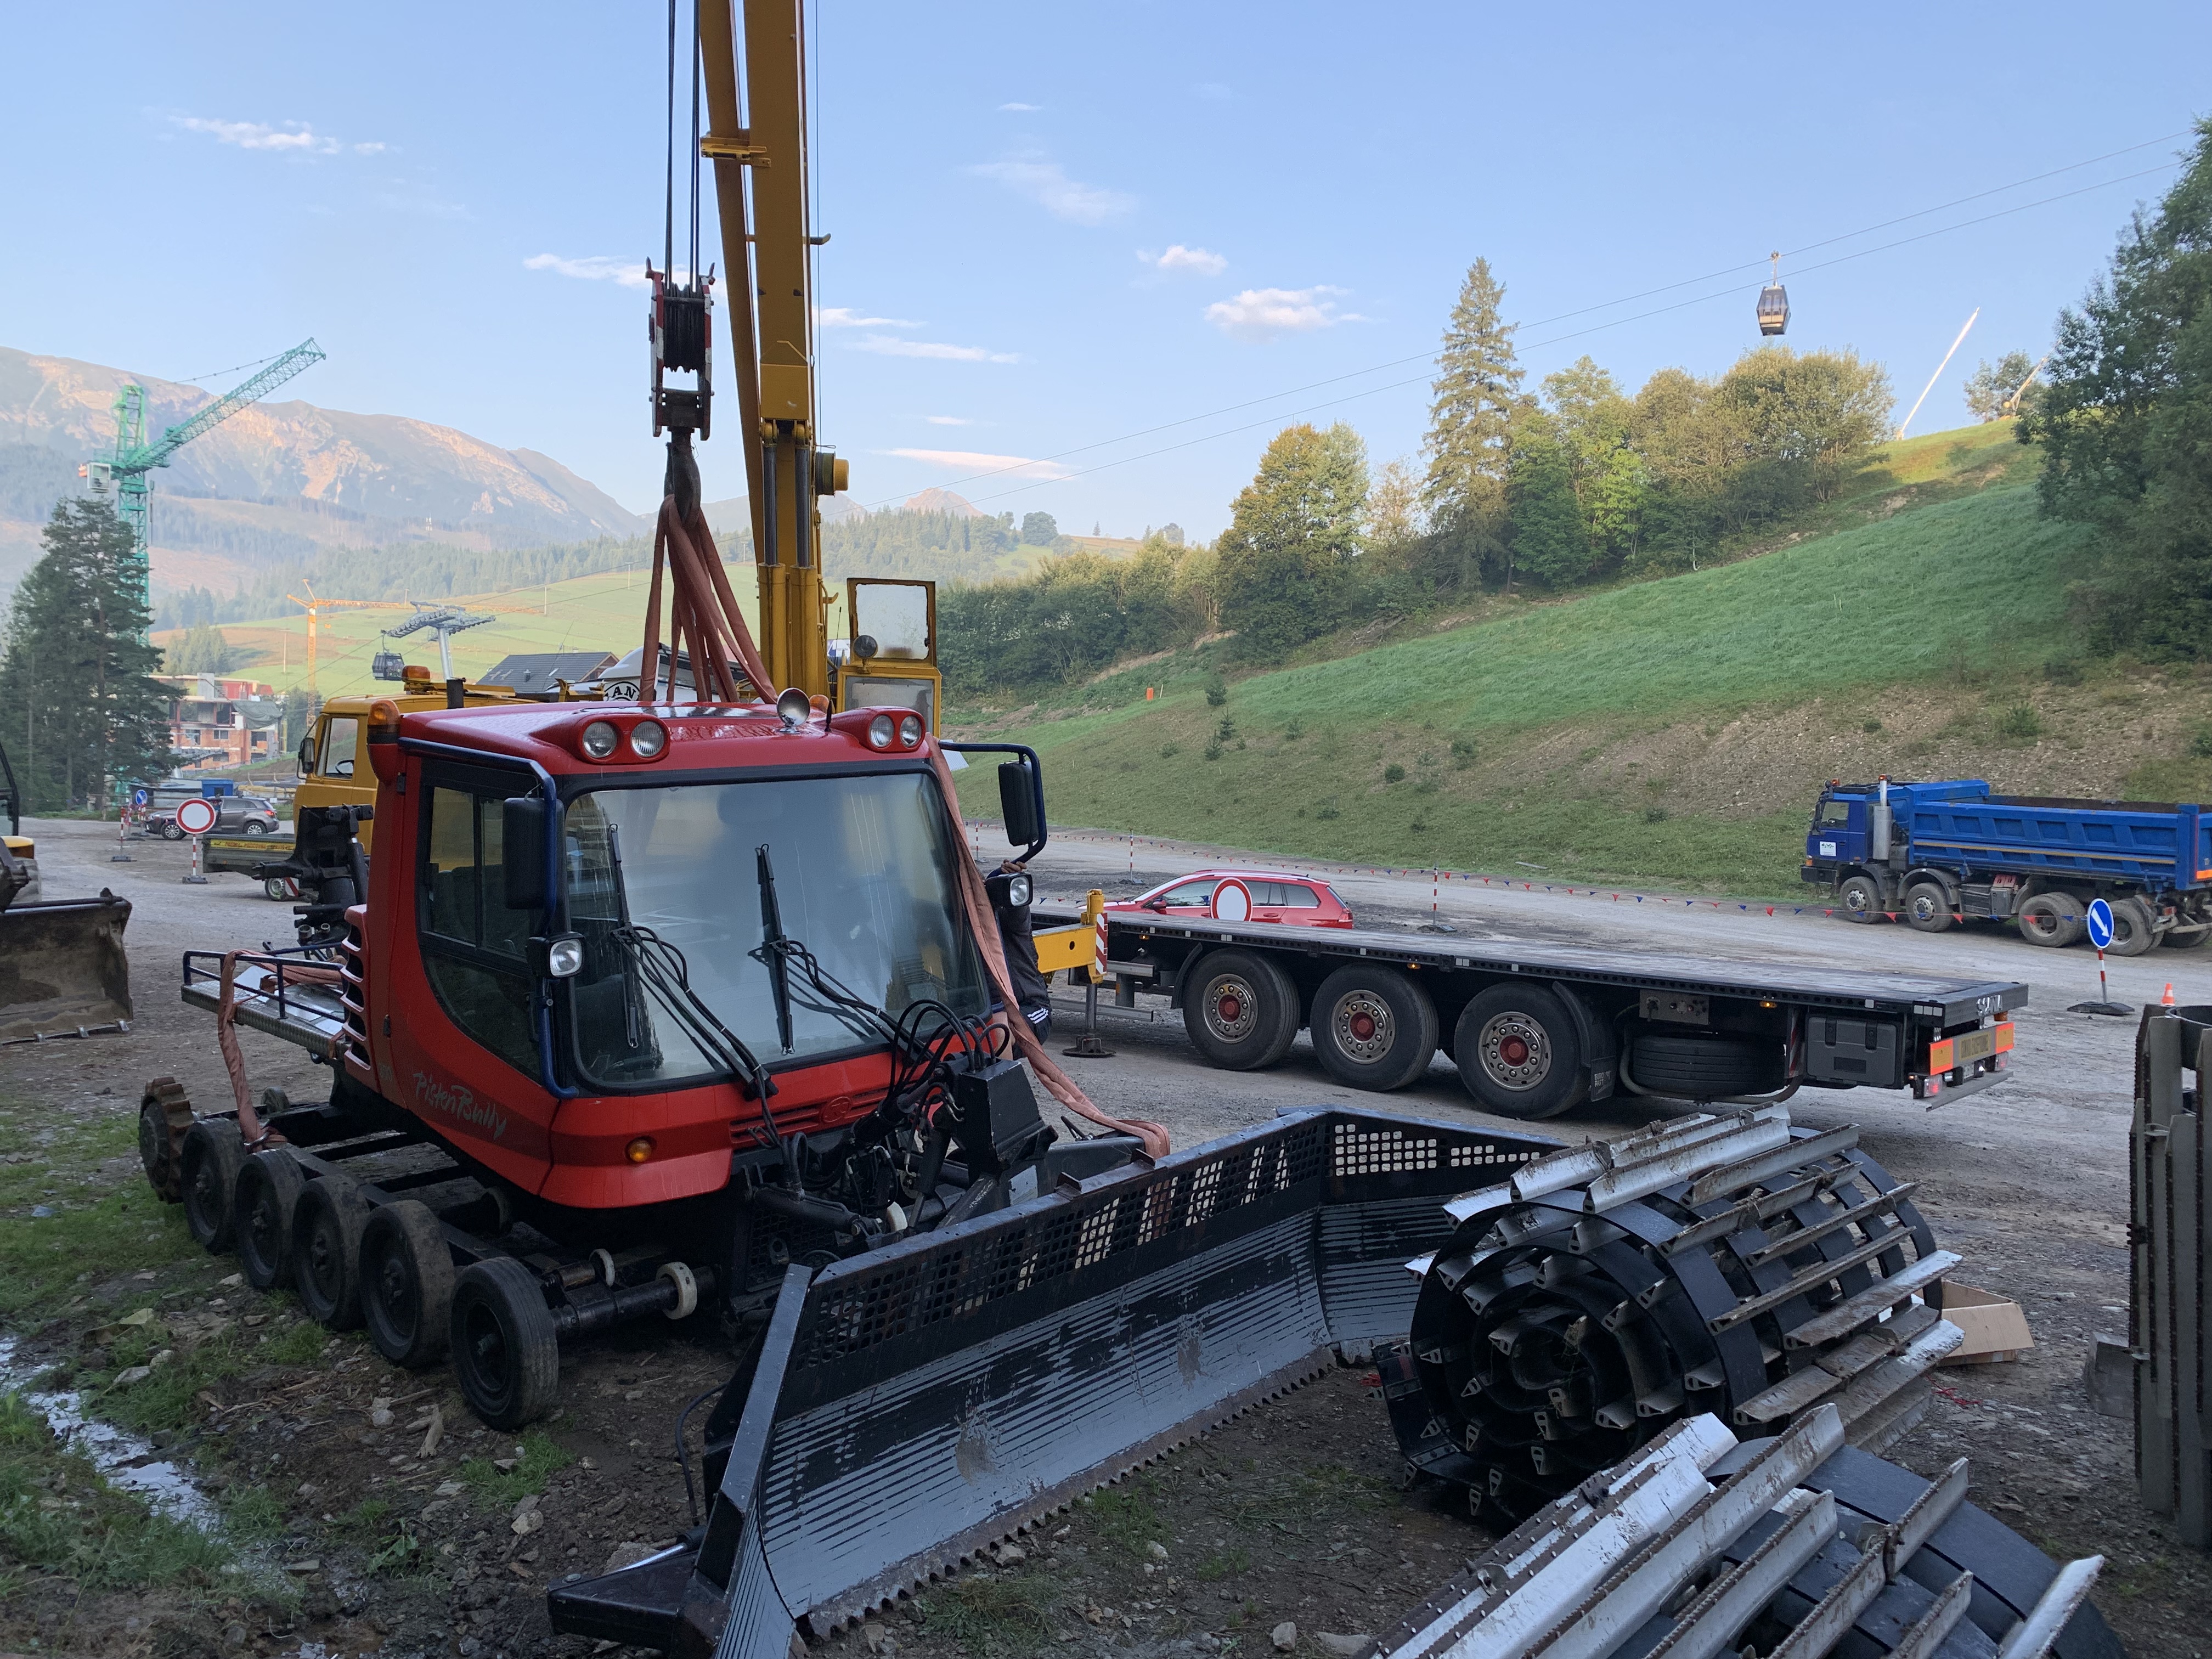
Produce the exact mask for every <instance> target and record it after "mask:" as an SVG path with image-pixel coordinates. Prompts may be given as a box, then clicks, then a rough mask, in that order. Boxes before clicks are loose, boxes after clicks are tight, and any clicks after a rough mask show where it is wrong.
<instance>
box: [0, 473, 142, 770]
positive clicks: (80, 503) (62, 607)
mask: <svg viewBox="0 0 2212 1659" xmlns="http://www.w3.org/2000/svg"><path fill="white" fill-rule="evenodd" d="M40 539H41V541H42V542H43V543H44V544H45V546H46V554H45V556H43V557H42V558H40V561H39V562H37V563H36V564H34V565H33V566H32V567H31V568H30V571H29V572H28V574H26V575H25V576H24V578H23V580H22V583H21V586H18V587H17V588H16V590H15V600H14V604H13V605H12V607H11V609H10V611H9V618H8V631H7V636H6V641H5V647H4V653H0V711H4V713H0V720H4V721H5V729H4V730H0V742H4V743H5V744H7V745H8V747H9V753H10V755H11V757H13V758H14V761H15V775H16V777H17V779H18V780H19V781H21V785H22V787H23V793H24V794H25V796H26V797H27V804H28V805H32V806H33V808H39V809H45V810H48V811H52V810H53V809H55V808H58V807H66V806H75V805H90V806H94V807H100V806H104V805H106V804H107V800H108V795H109V790H110V787H111V785H112V784H115V783H119V782H125V781H133V780H143V779H151V778H154V777H156V776H158V775H161V773H163V772H166V771H167V769H168V766H169V747H168V700H169V694H168V690H167V687H165V686H163V685H161V684H160V683H158V682H157V681H155V680H154V679H153V678H150V677H151V676H152V675H153V674H155V673H156V672H158V671H159V670H160V668H161V653H160V652H159V651H157V650H155V647H153V646H151V645H149V644H148V643H147V641H146V639H145V635H144V630H145V628H146V625H147V623H148V622H149V620H150V618H149V615H148V612H147V609H146V605H145V602H144V600H143V599H142V598H141V597H140V595H139V593H138V592H137V586H136V584H135V580H134V574H135V568H136V561H135V560H134V558H133V557H132V553H133V547H132V540H131V528H130V526H128V525H126V524H125V523H124V522H123V521H122V520H121V519H119V518H118V517H117V516H116V513H115V509H114V507H112V505H111V504H110V503H109V502H108V501H106V498H105V497H96V498H94V499H91V500H76V499H72V500H66V501H62V502H60V503H59V504H58V505H57V506H56V507H55V508H54V511H53V517H52V520H49V521H48V523H47V525H46V529H45V531H44V532H42V534H41V537H40Z"/></svg>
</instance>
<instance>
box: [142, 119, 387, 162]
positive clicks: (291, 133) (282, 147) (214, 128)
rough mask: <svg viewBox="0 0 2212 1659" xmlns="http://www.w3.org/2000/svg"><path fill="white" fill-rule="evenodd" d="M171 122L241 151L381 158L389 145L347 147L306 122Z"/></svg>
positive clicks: (368, 144) (194, 120) (210, 120)
mask: <svg viewBox="0 0 2212 1659" xmlns="http://www.w3.org/2000/svg"><path fill="white" fill-rule="evenodd" d="M169 119H170V120H171V121H173V122H174V123H175V124H176V125H179V126H180V127H182V128H183V129H184V130H185V131H187V132H204V133H205V134H206V135H207V136H208V137H210V138H212V139H214V140H215V141H216V143H219V144H235V145H237V146H238V148H239V149H268V150H275V151H276V152H278V153H279V154H289V155H337V154H338V153H339V152H340V151H342V150H348V149H349V150H351V151H352V152H353V153H354V154H355V155H382V154H383V153H384V152H385V151H386V150H387V149H390V148H391V146H390V145H388V144H386V143H379V142H370V143H355V144H348V143H342V142H341V141H339V140H338V139H336V138H333V137H330V136H329V135H328V134H326V133H320V132H317V131H315V130H314V129H313V127H311V126H309V125H307V123H306V122H305V121H281V122H278V123H277V124H276V125H273V126H272V125H270V124H269V123H268V122H266V121H219V120H212V119H210V118H207V117H204V116H199V115H172V116H171V117H170V118H169Z"/></svg>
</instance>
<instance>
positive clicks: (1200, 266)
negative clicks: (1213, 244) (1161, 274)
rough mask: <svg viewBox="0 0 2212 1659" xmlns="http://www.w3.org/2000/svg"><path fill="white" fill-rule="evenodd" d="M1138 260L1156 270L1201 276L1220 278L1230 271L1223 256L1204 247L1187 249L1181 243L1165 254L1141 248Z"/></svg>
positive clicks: (1138, 252) (1138, 251) (1227, 262)
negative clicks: (1222, 274)
mask: <svg viewBox="0 0 2212 1659" xmlns="http://www.w3.org/2000/svg"><path fill="white" fill-rule="evenodd" d="M1137 258H1139V259H1141V260H1143V261H1144V263H1145V264H1148V265H1150V266H1151V267H1152V269H1153V270H1194V271H1196V272H1198V274H1199V275H1200V276H1219V275H1221V273H1222V272H1223V271H1225V270H1228V269H1229V261H1228V260H1227V259H1226V258H1224V257H1223V256H1222V255H1220V254H1218V253H1212V252H1208V251H1207V250H1206V249H1205V248H1202V247H1185V246H1183V245H1182V243H1181V242H1177V243H1176V245H1175V246H1173V247H1171V248H1170V249H1169V250H1168V251H1167V252H1165V253H1151V252H1146V250H1145V249H1143V248H1139V249H1138V250H1137Z"/></svg>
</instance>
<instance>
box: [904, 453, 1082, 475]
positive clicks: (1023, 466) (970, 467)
mask: <svg viewBox="0 0 2212 1659" xmlns="http://www.w3.org/2000/svg"><path fill="white" fill-rule="evenodd" d="M884 453H886V454H890V455H897V456H900V457H902V458H903V459H907V460H909V461H927V462H928V463H929V464H930V465H932V466H945V467H951V468H954V469H956V470H957V471H962V472H1001V473H1007V474H1011V475H1012V476H1013V477H1018V478H1072V477H1074V476H1075V474H1074V473H1073V472H1072V471H1069V470H1068V469H1067V468H1066V467H1064V466H1062V465H1060V463H1059V462H1057V461H1033V460H1031V459H1030V458H1029V457H1028V456H1026V455H986V454H983V453H980V452H979V451H976V450H973V449H892V450H886V451H884Z"/></svg>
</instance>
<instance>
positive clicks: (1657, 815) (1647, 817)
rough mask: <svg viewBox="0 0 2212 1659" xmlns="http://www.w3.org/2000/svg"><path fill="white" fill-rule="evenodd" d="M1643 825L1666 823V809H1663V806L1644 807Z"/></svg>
mask: <svg viewBox="0 0 2212 1659" xmlns="http://www.w3.org/2000/svg"><path fill="white" fill-rule="evenodd" d="M1666 822H1667V809H1666V808H1665V807H1663V806H1647V807H1645V808H1644V823H1666Z"/></svg>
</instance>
